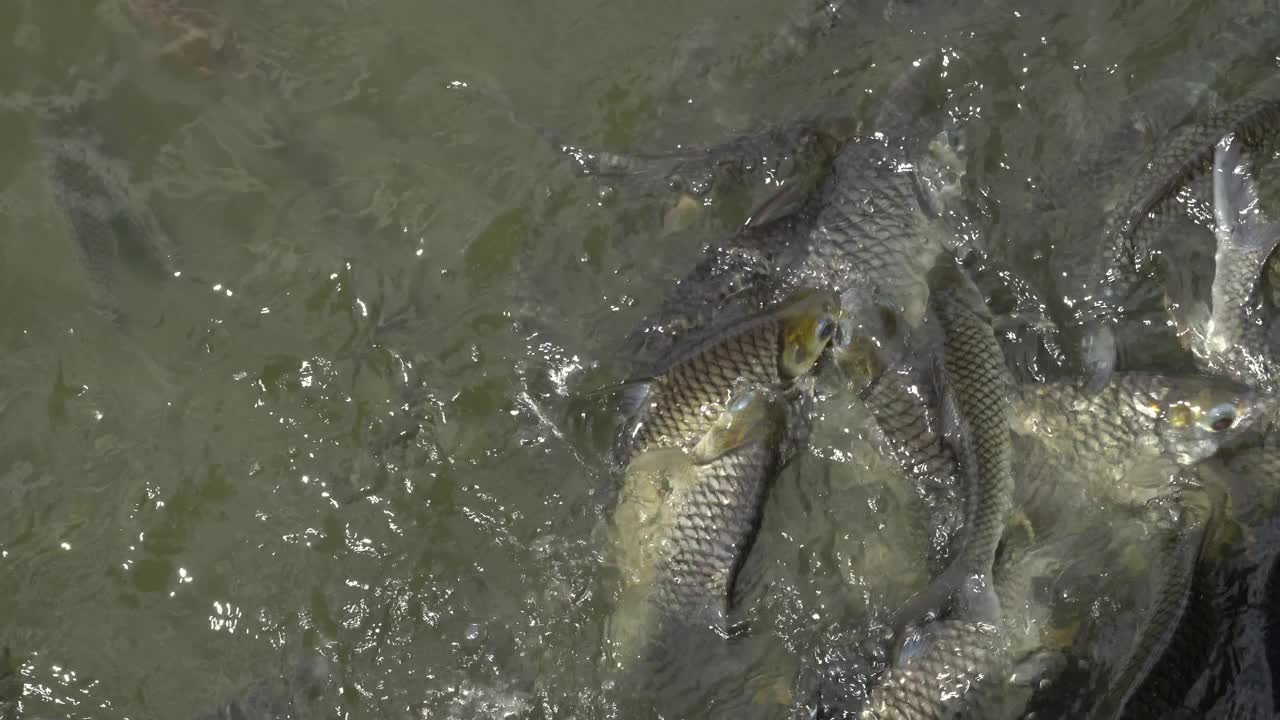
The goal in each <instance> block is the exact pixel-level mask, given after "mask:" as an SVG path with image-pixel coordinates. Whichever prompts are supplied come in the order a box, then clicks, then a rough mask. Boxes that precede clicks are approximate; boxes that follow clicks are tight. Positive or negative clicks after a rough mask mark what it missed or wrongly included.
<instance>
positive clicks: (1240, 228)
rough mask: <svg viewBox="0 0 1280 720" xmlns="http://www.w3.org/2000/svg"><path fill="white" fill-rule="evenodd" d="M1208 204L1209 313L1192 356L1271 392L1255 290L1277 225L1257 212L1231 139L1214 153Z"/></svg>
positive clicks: (1279, 232)
mask: <svg viewBox="0 0 1280 720" xmlns="http://www.w3.org/2000/svg"><path fill="white" fill-rule="evenodd" d="M1213 204H1214V219H1215V228H1214V229H1215V235H1216V239H1217V253H1216V257H1215V266H1214V275H1213V286H1212V289H1211V302H1212V311H1211V312H1210V313H1209V314H1208V317H1207V319H1206V320H1205V322H1204V323H1203V328H1202V332H1201V334H1200V337H1199V338H1198V342H1194V343H1193V347H1192V350H1193V351H1194V352H1195V354H1196V356H1197V357H1198V358H1199V359H1200V361H1201V362H1202V363H1203V365H1204V366H1205V367H1204V369H1205V370H1206V371H1212V372H1216V373H1218V374H1222V375H1225V376H1227V377H1230V378H1232V379H1234V380H1237V381H1239V382H1243V383H1249V384H1252V385H1254V386H1257V387H1262V388H1270V387H1273V386H1274V384H1275V381H1276V371H1277V365H1276V360H1275V358H1274V353H1273V352H1272V347H1271V346H1272V343H1271V336H1270V332H1269V330H1270V326H1269V323H1268V321H1267V319H1266V318H1264V317H1263V307H1262V297H1261V288H1260V286H1261V283H1262V280H1263V277H1264V275H1265V273H1266V272H1267V262H1268V260H1269V259H1270V258H1271V255H1272V253H1273V252H1274V251H1275V248H1276V245H1277V243H1280V224H1277V223H1275V222H1274V221H1272V220H1271V219H1270V218H1269V217H1268V216H1267V215H1266V213H1264V212H1263V210H1262V208H1261V207H1260V205H1259V197H1258V189H1257V183H1256V180H1255V178H1254V176H1253V169H1252V167H1251V163H1249V162H1248V160H1247V158H1245V157H1244V155H1243V144H1242V142H1241V140H1240V139H1239V138H1237V137H1236V135H1235V134H1234V133H1232V134H1229V135H1227V136H1226V137H1224V138H1223V139H1222V140H1221V141H1219V143H1218V146H1217V148H1216V150H1215V156H1214V169H1213Z"/></svg>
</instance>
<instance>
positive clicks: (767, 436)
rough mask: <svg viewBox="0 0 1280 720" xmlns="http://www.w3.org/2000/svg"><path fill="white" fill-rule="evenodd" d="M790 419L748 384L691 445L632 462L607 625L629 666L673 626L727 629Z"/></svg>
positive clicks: (768, 395) (619, 511) (617, 528)
mask: <svg viewBox="0 0 1280 720" xmlns="http://www.w3.org/2000/svg"><path fill="white" fill-rule="evenodd" d="M786 423H787V417H786V409H785V403H784V402H783V401H782V400H781V399H780V398H778V397H776V396H775V395H774V394H773V393H772V392H771V391H769V390H767V389H764V388H749V389H747V390H745V391H743V392H740V393H739V394H737V395H735V396H734V398H733V400H732V401H731V402H730V403H729V404H728V408H727V409H726V410H725V411H724V412H723V413H722V414H721V415H720V416H719V417H718V418H716V420H715V422H714V424H713V425H712V426H711V427H710V428H709V429H708V431H707V432H706V433H705V434H704V436H703V437H702V438H701V439H700V440H699V441H698V443H697V444H696V445H695V446H694V447H693V449H692V450H691V451H688V452H685V451H681V450H677V449H656V450H650V451H648V452H646V453H644V454H642V455H640V456H637V457H636V458H635V460H633V461H632V463H631V465H630V466H629V467H628V468H627V472H626V475H625V477H624V487H623V491H622V494H621V496H620V500H619V502H618V504H617V506H616V507H615V510H614V515H613V520H612V524H613V533H614V543H613V547H614V558H615V560H616V562H617V564H618V566H619V568H620V569H621V571H622V590H621V594H620V600H619V603H618V607H617V609H616V610H615V612H614V614H613V616H612V618H611V619H610V629H609V633H610V642H611V644H612V646H613V649H614V651H615V652H616V653H617V655H618V657H619V658H620V661H621V662H622V663H624V664H625V662H627V661H628V660H634V659H636V658H637V657H643V656H644V654H645V653H646V652H647V649H648V648H649V645H650V643H651V642H653V641H654V640H655V639H656V638H658V637H659V636H661V635H662V634H663V633H665V632H668V631H670V630H671V629H674V628H679V627H693V626H697V625H702V626H711V627H714V628H717V629H720V630H722V631H724V630H727V617H728V614H729V611H730V607H731V601H732V593H733V585H734V580H735V578H736V575H737V572H738V569H739V568H740V567H741V565H742V562H743V560H744V558H745V556H746V553H747V551H748V550H749V549H750V547H751V544H752V542H753V541H754V539H755V534H756V531H757V529H758V527H759V523H760V517H761V514H762V511H763V508H764V501H765V497H766V495H767V493H768V490H769V487H770V485H771V484H772V481H773V479H774V478H775V477H776V476H777V473H778V472H779V471H780V469H781V467H782V465H783V462H784V461H783V456H782V448H781V445H782V441H783V438H784V436H785V433H786Z"/></svg>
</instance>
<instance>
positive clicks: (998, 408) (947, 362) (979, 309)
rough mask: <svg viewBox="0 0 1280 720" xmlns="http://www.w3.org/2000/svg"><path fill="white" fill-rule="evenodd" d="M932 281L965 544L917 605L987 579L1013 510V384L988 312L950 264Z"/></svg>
mask: <svg viewBox="0 0 1280 720" xmlns="http://www.w3.org/2000/svg"><path fill="white" fill-rule="evenodd" d="M930 280H931V285H933V288H932V291H931V295H930V298H929V305H930V309H931V310H932V311H933V313H934V314H935V316H936V317H937V319H938V324H939V326H940V327H941V329H942V335H943V340H942V357H941V365H942V376H943V383H942V387H943V389H944V390H943V391H944V393H946V394H947V396H948V397H949V398H951V400H952V401H954V405H955V414H956V416H957V417H956V420H957V421H958V422H959V423H960V424H961V428H960V430H961V432H960V437H962V438H964V439H965V441H964V443H963V445H962V450H961V472H962V477H963V479H964V483H965V486H966V487H965V489H964V490H963V494H964V496H965V498H964V527H963V528H962V529H961V537H960V539H961V541H962V543H963V544H962V545H961V547H960V549H959V552H958V553H957V554H956V555H955V558H954V559H953V560H952V562H951V565H950V566H948V568H947V570H946V571H944V573H943V575H940V576H939V577H938V578H937V579H935V588H936V590H932V591H926V594H925V595H922V596H920V597H922V598H923V597H927V596H928V594H930V592H937V591H941V592H946V593H949V592H952V591H954V590H955V589H957V588H959V587H961V586H962V585H963V584H964V583H966V582H968V580H969V578H970V577H971V576H974V575H978V576H982V577H987V578H988V579H989V576H990V573H991V568H992V564H993V563H994V561H995V554H996V549H997V547H998V546H999V543H1000V536H1001V535H1002V534H1003V533H1004V523H1005V518H1006V516H1007V515H1008V514H1009V510H1010V508H1011V507H1012V504H1013V470H1012V463H1013V451H1012V445H1011V440H1010V434H1009V427H1010V418H1009V402H1008V398H1009V397H1010V395H1011V392H1012V378H1011V377H1010V376H1009V372H1008V369H1007V367H1006V366H1005V364H1004V363H1005V361H1004V351H1003V350H1002V349H1001V347H1000V343H999V340H997V339H996V336H995V333H994V331H993V330H992V328H991V319H990V318H991V316H990V312H989V310H988V309H987V306H986V304H985V302H984V301H983V299H982V297H981V296H980V295H979V293H978V291H977V288H976V287H974V286H973V285H972V283H971V282H970V281H969V279H968V278H967V277H966V276H965V275H964V274H963V273H962V272H961V271H960V269H959V268H958V267H956V266H955V265H954V264H951V263H943V264H940V265H939V266H938V268H936V269H935V270H934V271H932V272H931V273H930ZM984 584H986V585H989V584H990V583H984ZM934 599H935V600H936V598H934ZM918 604H919V603H918V602H914V601H913V602H912V603H909V605H908V610H906V611H905V614H904V615H901V616H900V617H905V618H906V619H907V620H914V619H915V617H914V615H915V609H914V607H913V606H916V605H918ZM997 604H998V603H997Z"/></svg>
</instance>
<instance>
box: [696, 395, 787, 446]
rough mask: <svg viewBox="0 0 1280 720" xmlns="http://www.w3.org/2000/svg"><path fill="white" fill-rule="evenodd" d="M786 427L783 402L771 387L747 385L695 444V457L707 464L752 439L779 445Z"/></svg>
mask: <svg viewBox="0 0 1280 720" xmlns="http://www.w3.org/2000/svg"><path fill="white" fill-rule="evenodd" d="M785 431H786V413H785V409H784V408H783V404H782V402H781V401H780V400H779V399H778V398H777V396H776V395H775V394H774V393H773V392H772V391H770V390H768V389H767V388H763V387H759V386H754V385H753V386H747V387H744V388H742V389H741V390H739V391H738V392H737V393H735V394H734V395H733V397H732V398H730V400H729V404H728V405H727V406H726V407H725V410H724V412H722V413H720V416H719V417H717V418H716V420H715V422H714V423H713V424H712V425H711V428H710V429H709V430H707V433H706V434H705V435H703V436H702V439H701V440H699V441H698V444H697V445H695V446H694V447H693V451H692V455H693V461H694V462H695V463H697V464H699V465H705V464H707V463H709V462H712V461H713V460H716V459H717V458H720V457H722V456H724V455H726V454H728V453H730V452H733V451H734V450H737V449H738V448H741V447H744V446H746V445H749V444H751V443H757V442H766V443H769V444H771V445H773V446H775V447H776V446H778V445H779V444H780V443H781V441H782V436H783V434H784V433H785Z"/></svg>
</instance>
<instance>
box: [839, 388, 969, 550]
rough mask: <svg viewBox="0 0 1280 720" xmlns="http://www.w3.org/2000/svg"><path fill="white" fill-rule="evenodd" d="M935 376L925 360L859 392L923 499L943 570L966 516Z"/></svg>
mask: <svg viewBox="0 0 1280 720" xmlns="http://www.w3.org/2000/svg"><path fill="white" fill-rule="evenodd" d="M933 382H934V378H933V377H932V375H931V374H930V373H929V372H928V367H927V366H926V365H924V364H915V363H908V364H904V365H902V366H901V367H894V368H890V369H887V370H885V371H884V372H882V373H881V374H880V375H879V376H878V377H875V378H874V379H873V380H872V381H871V382H870V383H869V384H868V385H867V386H866V387H865V388H863V389H862V390H861V392H860V393H859V397H860V398H861V400H862V401H863V403H865V405H866V407H867V409H868V410H869V411H870V412H871V415H872V417H873V418H874V419H875V421H876V424H877V426H878V427H879V429H880V432H881V434H882V436H883V438H884V440H885V443H886V448H887V451H888V454H889V455H890V456H891V458H892V460H893V461H894V463H895V464H896V465H897V466H898V467H899V468H901V469H902V472H903V474H904V475H905V477H906V478H907V479H908V481H909V482H910V483H911V485H912V487H913V488H914V490H915V492H916V495H917V496H918V498H919V499H920V500H921V501H922V502H923V503H924V506H925V509H926V511H927V517H926V518H923V520H925V521H926V522H927V528H926V530H927V531H928V532H929V533H930V536H931V537H930V542H929V565H930V567H931V568H932V569H933V572H934V573H937V572H939V571H941V570H942V568H943V566H944V565H945V561H946V560H947V558H948V557H949V555H950V553H951V547H952V544H953V541H954V539H955V538H956V536H957V533H958V532H959V530H960V528H961V527H962V525H963V522H964V518H963V516H962V514H961V502H960V488H961V478H960V469H959V466H958V463H957V461H956V453H955V450H954V448H953V447H952V445H951V443H950V442H948V440H947V438H945V437H944V434H943V428H942V418H941V415H940V413H939V402H938V392H937V388H935V387H934V385H933Z"/></svg>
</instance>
